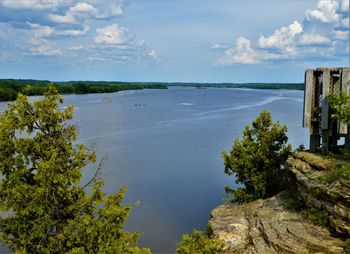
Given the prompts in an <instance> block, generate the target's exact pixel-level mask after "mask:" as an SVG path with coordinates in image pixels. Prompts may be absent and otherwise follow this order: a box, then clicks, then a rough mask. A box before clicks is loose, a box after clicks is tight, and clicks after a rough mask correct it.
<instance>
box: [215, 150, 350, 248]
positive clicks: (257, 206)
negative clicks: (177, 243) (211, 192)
mask: <svg viewBox="0 0 350 254" xmlns="http://www.w3.org/2000/svg"><path fill="white" fill-rule="evenodd" d="M343 164H344V162H341V161H336V160H331V161H330V160H325V159H322V158H321V157H320V156H316V155H314V154H310V153H306V152H301V153H299V154H297V155H295V156H293V157H291V158H289V159H288V161H287V168H288V169H289V172H290V174H291V176H292V178H293V179H294V187H295V195H296V198H298V199H300V200H301V201H302V203H304V205H305V206H307V207H314V208H319V209H325V210H327V211H328V212H329V214H330V224H331V226H332V229H333V230H332V233H336V234H337V235H339V236H342V237H345V238H346V237H348V236H349V232H350V231H349V225H350V223H349V221H350V220H349V218H350V183H348V182H346V181H345V180H343V179H340V180H339V181H335V182H333V183H324V182H323V181H320V179H321V178H322V176H323V175H325V174H327V173H329V170H334V169H335V168H337V167H341V166H342V165H343ZM211 216H212V218H211V220H210V222H209V223H210V224H211V226H212V228H213V237H215V238H218V239H221V240H223V241H225V242H226V243H227V246H228V247H229V248H228V249H227V253H235V252H234V251H237V253H241V254H245V253H345V250H344V249H343V248H342V247H341V246H342V244H343V242H342V240H340V239H339V238H337V237H334V234H333V236H332V234H331V232H330V230H328V229H327V228H324V227H320V226H317V225H314V224H312V223H311V222H310V221H308V220H307V219H305V218H304V217H303V216H302V215H301V214H300V213H299V212H296V211H293V210H290V209H288V197H287V194H286V193H280V194H279V195H277V196H275V197H272V198H269V199H266V200H257V201H255V202H252V203H248V204H244V205H238V206H232V205H221V206H219V207H217V208H215V209H214V210H213V211H212V212H211Z"/></svg>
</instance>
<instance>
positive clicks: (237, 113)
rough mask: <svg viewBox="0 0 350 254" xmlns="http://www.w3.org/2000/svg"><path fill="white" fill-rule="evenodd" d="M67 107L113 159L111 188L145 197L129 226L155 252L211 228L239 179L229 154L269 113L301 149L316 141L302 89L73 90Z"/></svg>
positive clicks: (108, 174) (108, 173) (83, 136)
mask: <svg viewBox="0 0 350 254" xmlns="http://www.w3.org/2000/svg"><path fill="white" fill-rule="evenodd" d="M105 97H107V98H110V99H111V102H110V103H103V99H104V98H105ZM66 105H74V106H75V107H76V114H75V118H74V122H75V123H76V124H77V126H78V129H79V140H78V142H80V143H85V144H87V145H88V146H89V147H90V148H92V149H94V150H95V151H96V152H97V155H98V160H100V159H101V158H102V157H104V158H105V159H104V167H103V173H102V175H103V177H104V179H105V180H106V188H105V189H106V191H107V192H109V193H112V192H116V191H117V190H118V189H119V188H120V187H121V186H122V185H127V187H128V189H129V191H128V193H127V196H126V198H125V203H130V204H134V203H135V202H137V201H138V200H139V201H140V202H141V203H140V205H139V206H136V207H133V210H132V213H131V215H130V218H129V220H128V223H127V225H126V227H127V229H128V230H131V231H133V230H137V231H139V232H141V234H142V235H141V239H140V244H141V245H142V246H145V247H150V248H151V249H152V251H153V252H154V253H174V250H175V247H176V244H177V243H178V242H179V241H180V240H181V236H182V234H183V233H190V232H191V231H192V229H193V228H198V229H204V228H205V226H206V224H207V221H208V219H209V213H210V211H211V210H212V209H213V208H214V207H215V206H217V205H219V204H222V202H223V199H224V197H225V193H224V185H225V184H226V185H230V186H232V185H233V182H234V179H232V177H228V176H226V175H225V174H224V173H223V163H222V160H221V151H222V149H229V148H230V147H231V146H232V142H233V139H234V138H236V137H240V136H241V132H242V129H243V127H244V126H245V125H246V124H249V123H251V121H252V120H253V119H255V117H256V116H257V115H258V114H259V113H260V111H261V110H263V109H267V110H269V111H270V112H271V113H272V116H273V118H274V120H278V121H280V122H282V123H284V124H286V125H287V126H288V135H289V138H290V143H291V144H292V145H293V147H294V148H296V147H297V146H298V145H299V144H301V143H303V144H306V143H307V140H308V139H307V130H306V129H303V128H301V127H300V126H301V123H302V106H303V92H302V91H285V90H249V89H226V88H209V89H192V88H180V87H174V88H170V89H168V90H142V91H125V92H119V93H113V94H89V95H67V96H65V106H66ZM5 107H6V103H0V110H4V108H5ZM95 168H96V165H93V166H92V167H89V168H87V169H86V170H85V171H84V172H85V173H84V179H83V182H86V181H87V179H89V177H90V176H92V174H93V172H94V170H95Z"/></svg>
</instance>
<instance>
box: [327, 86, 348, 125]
mask: <svg viewBox="0 0 350 254" xmlns="http://www.w3.org/2000/svg"><path fill="white" fill-rule="evenodd" d="M329 102H330V105H331V107H332V109H333V110H334V111H335V114H336V117H337V119H338V120H340V121H342V122H343V123H344V124H347V125H350V96H349V95H347V94H346V93H341V94H340V95H336V94H331V95H329Z"/></svg>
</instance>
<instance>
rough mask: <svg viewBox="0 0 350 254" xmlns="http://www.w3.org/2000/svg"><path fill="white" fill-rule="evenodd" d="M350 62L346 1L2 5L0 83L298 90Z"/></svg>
mask: <svg viewBox="0 0 350 254" xmlns="http://www.w3.org/2000/svg"><path fill="white" fill-rule="evenodd" d="M349 61H350V60H349V0H104V1H101V0H0V78H33V79H49V80H53V81H63V80H120V81H168V82H302V81H303V78H304V70H305V69H307V68H314V67H321V66H332V67H333V66H349Z"/></svg>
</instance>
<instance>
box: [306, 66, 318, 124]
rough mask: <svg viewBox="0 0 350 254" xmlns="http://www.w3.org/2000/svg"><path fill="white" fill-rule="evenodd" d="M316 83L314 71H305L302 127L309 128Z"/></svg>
mask: <svg viewBox="0 0 350 254" xmlns="http://www.w3.org/2000/svg"><path fill="white" fill-rule="evenodd" d="M315 82H316V80H315V76H314V71H313V70H306V71H305V82H304V116H303V127H304V128H311V117H312V115H311V114H312V98H313V96H314V94H315V91H313V89H314V87H315V86H314V83H315Z"/></svg>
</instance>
